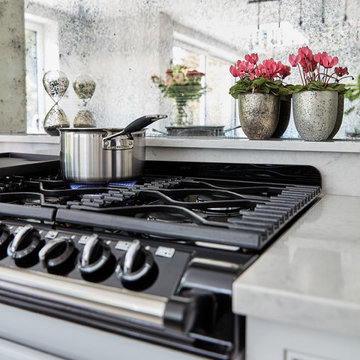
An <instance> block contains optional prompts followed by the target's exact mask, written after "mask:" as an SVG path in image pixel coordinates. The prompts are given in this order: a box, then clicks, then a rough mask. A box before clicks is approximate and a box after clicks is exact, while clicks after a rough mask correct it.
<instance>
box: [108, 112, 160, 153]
mask: <svg viewBox="0 0 360 360" xmlns="http://www.w3.org/2000/svg"><path fill="white" fill-rule="evenodd" d="M166 117H167V115H162V114H155V115H145V116H142V117H140V118H138V119H136V120H134V121H133V122H131V123H130V124H129V125H128V126H126V127H125V129H123V130H121V131H120V132H117V133H115V134H112V135H109V136H106V137H104V138H103V139H102V141H103V149H111V148H112V147H111V142H110V140H111V139H114V138H116V137H118V136H121V135H125V134H126V135H127V134H131V133H132V132H136V131H140V130H142V129H143V128H144V127H146V126H148V125H149V124H151V123H153V122H155V121H157V120H160V119H164V118H166Z"/></svg>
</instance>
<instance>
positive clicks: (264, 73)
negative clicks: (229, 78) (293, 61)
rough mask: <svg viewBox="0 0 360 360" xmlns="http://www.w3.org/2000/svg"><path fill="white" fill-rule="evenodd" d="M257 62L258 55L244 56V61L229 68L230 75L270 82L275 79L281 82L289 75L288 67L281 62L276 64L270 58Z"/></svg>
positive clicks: (239, 61)
mask: <svg viewBox="0 0 360 360" xmlns="http://www.w3.org/2000/svg"><path fill="white" fill-rule="evenodd" d="M258 60H259V57H258V54H255V53H253V54H248V55H245V60H243V61H241V60H238V61H237V63H236V66H234V65H231V66H230V73H231V74H232V75H233V76H234V77H239V78H244V77H249V79H250V80H254V79H255V78H259V77H262V78H265V79H268V80H271V81H273V80H275V79H276V78H278V79H281V80H283V79H285V78H286V77H287V76H288V75H290V66H287V65H283V64H282V63H281V61H279V62H276V61H275V60H274V59H273V58H271V59H268V60H263V62H262V63H261V64H258Z"/></svg>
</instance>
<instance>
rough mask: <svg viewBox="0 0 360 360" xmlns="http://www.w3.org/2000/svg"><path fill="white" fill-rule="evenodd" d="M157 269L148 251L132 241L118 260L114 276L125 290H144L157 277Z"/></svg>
mask: <svg viewBox="0 0 360 360" xmlns="http://www.w3.org/2000/svg"><path fill="white" fill-rule="evenodd" d="M157 273H158V268H157V266H156V264H155V262H154V258H153V255H152V254H151V252H150V251H148V250H146V249H144V247H143V246H141V243H140V241H139V240H134V241H133V242H132V243H131V245H130V247H129V248H128V250H127V251H126V253H125V255H124V256H122V257H121V258H120V260H119V261H118V264H117V266H116V269H115V274H116V276H117V278H118V279H120V280H121V282H122V284H123V285H124V287H125V288H128V289H131V290H144V289H146V288H148V287H149V286H151V285H152V284H153V283H154V282H155V280H156V277H157Z"/></svg>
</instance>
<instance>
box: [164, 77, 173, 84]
mask: <svg viewBox="0 0 360 360" xmlns="http://www.w3.org/2000/svg"><path fill="white" fill-rule="evenodd" d="M173 83H174V81H173V78H172V77H171V76H170V75H167V76H166V80H165V85H166V86H170V85H172V84H173Z"/></svg>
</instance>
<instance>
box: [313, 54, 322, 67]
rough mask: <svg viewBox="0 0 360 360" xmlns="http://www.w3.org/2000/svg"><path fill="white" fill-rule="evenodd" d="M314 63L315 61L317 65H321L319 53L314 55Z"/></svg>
mask: <svg viewBox="0 0 360 360" xmlns="http://www.w3.org/2000/svg"><path fill="white" fill-rule="evenodd" d="M314 61H316V62H317V63H318V64H320V65H322V55H321V53H317V54H315V55H314Z"/></svg>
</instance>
